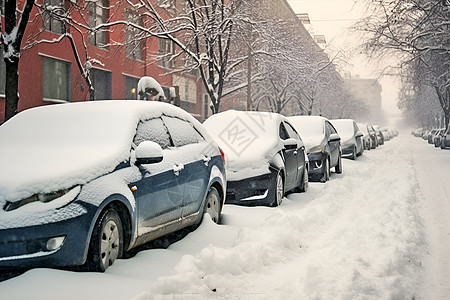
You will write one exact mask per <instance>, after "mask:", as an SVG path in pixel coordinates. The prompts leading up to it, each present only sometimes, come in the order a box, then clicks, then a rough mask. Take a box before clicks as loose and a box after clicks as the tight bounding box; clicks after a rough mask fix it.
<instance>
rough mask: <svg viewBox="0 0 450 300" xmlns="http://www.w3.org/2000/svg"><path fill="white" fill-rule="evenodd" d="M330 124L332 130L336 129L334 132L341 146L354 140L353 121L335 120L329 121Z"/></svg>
mask: <svg viewBox="0 0 450 300" xmlns="http://www.w3.org/2000/svg"><path fill="white" fill-rule="evenodd" d="M330 122H331V124H333V126H334V128H336V131H337V132H338V134H339V136H340V137H341V140H342V141H343V142H342V143H343V144H344V143H345V142H350V141H352V140H353V139H354V136H355V128H354V127H353V120H350V119H337V120H330ZM344 141H345V142H344Z"/></svg>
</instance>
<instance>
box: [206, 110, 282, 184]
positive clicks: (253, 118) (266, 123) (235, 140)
mask: <svg viewBox="0 0 450 300" xmlns="http://www.w3.org/2000/svg"><path fill="white" fill-rule="evenodd" d="M280 122H281V115H278V114H274V113H263V112H242V111H231V110H230V111H226V112H222V113H219V114H215V115H213V116H211V117H209V118H208V119H207V120H206V121H205V122H204V123H203V125H204V126H205V128H206V129H207V131H208V132H209V134H210V135H211V136H212V137H213V138H214V140H215V141H216V142H217V143H218V144H219V146H220V147H221V148H222V150H223V151H224V152H225V155H226V169H227V178H228V179H229V180H240V179H243V178H248V177H253V176H257V175H262V174H265V173H269V162H270V161H271V160H272V159H273V157H274V156H275V154H276V153H277V152H278V151H279V150H281V149H283V147H284V145H283V143H282V142H281V141H280V140H279V138H278V128H279V124H280Z"/></svg>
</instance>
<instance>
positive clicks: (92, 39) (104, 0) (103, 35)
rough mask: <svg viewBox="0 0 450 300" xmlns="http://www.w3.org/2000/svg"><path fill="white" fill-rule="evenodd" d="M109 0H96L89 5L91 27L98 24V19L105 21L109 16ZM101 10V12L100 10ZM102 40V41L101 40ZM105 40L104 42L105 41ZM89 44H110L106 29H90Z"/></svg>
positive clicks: (97, 45) (99, 45) (98, 45)
mask: <svg viewBox="0 0 450 300" xmlns="http://www.w3.org/2000/svg"><path fill="white" fill-rule="evenodd" d="M108 5H109V2H108V0H96V1H94V2H91V3H89V5H88V18H89V19H88V25H89V28H93V27H95V26H97V25H96V24H97V21H98V20H100V22H101V23H105V22H106V19H107V18H108ZM99 11H101V14H99V13H98V12H99ZM94 14H95V15H94ZM100 40H101V41H100ZM103 40H104V43H103ZM88 43H89V45H92V46H96V47H105V46H106V45H107V44H108V35H107V32H106V31H105V30H102V29H101V30H98V31H92V30H89V36H88Z"/></svg>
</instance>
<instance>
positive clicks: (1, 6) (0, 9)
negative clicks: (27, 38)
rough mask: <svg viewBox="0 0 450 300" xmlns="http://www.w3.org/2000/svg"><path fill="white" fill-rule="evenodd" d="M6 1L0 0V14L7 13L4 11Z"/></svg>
mask: <svg viewBox="0 0 450 300" xmlns="http://www.w3.org/2000/svg"><path fill="white" fill-rule="evenodd" d="M4 1H5V0H0V15H2V16H4V15H5V13H4V12H3V7H4V6H5V5H4V3H3V2H4Z"/></svg>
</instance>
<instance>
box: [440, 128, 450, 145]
mask: <svg viewBox="0 0 450 300" xmlns="http://www.w3.org/2000/svg"><path fill="white" fill-rule="evenodd" d="M447 147H450V126H449V127H448V129H447V130H446V131H445V133H444V134H442V138H441V149H445V148H447Z"/></svg>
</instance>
